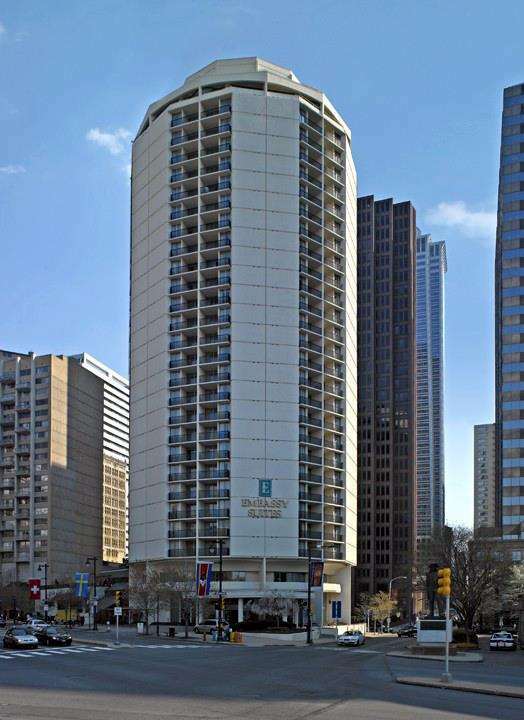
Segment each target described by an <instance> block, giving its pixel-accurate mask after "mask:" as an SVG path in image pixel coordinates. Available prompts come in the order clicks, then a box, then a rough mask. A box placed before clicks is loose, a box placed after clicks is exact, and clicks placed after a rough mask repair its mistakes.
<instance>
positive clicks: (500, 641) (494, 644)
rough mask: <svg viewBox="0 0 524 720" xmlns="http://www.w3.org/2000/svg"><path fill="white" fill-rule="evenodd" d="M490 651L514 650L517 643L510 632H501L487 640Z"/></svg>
mask: <svg viewBox="0 0 524 720" xmlns="http://www.w3.org/2000/svg"><path fill="white" fill-rule="evenodd" d="M489 649H490V650H516V649H517V641H516V640H515V638H514V637H513V635H512V634H511V633H510V632H507V631H502V632H496V633H493V635H492V636H491V637H490V639H489Z"/></svg>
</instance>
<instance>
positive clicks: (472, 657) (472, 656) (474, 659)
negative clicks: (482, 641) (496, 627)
mask: <svg viewBox="0 0 524 720" xmlns="http://www.w3.org/2000/svg"><path fill="white" fill-rule="evenodd" d="M386 656H387V657H396V658H402V659H403V660H431V661H433V662H434V661H435V660H436V661H438V662H441V663H443V662H444V655H414V654H413V653H410V652H406V651H405V650H397V651H395V650H393V651H392V652H388V653H386ZM449 661H450V663H452V662H454V663H479V662H484V656H483V655H481V654H480V653H468V654H467V655H466V656H465V657H457V656H456V655H450V658H449Z"/></svg>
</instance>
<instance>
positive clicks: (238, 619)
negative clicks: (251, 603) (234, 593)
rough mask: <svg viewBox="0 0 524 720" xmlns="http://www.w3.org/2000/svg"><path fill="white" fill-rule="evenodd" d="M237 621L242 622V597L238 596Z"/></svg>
mask: <svg viewBox="0 0 524 720" xmlns="http://www.w3.org/2000/svg"><path fill="white" fill-rule="evenodd" d="M237 622H239V623H241V622H244V598H238V615H237Z"/></svg>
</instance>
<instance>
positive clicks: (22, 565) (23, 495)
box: [0, 351, 103, 585]
mask: <svg viewBox="0 0 524 720" xmlns="http://www.w3.org/2000/svg"><path fill="white" fill-rule="evenodd" d="M102 448H103V385H102V383H101V381H100V380H99V378H97V377H96V376H95V375H93V374H92V373H90V372H88V371H87V370H85V369H84V368H82V367H81V366H80V365H79V364H78V362H77V361H76V360H74V359H72V358H68V357H64V356H55V355H35V354H34V353H28V354H20V353H13V352H8V351H0V492H1V495H0V583H1V584H2V585H6V584H9V583H11V582H25V581H27V580H28V579H31V578H38V577H40V578H42V581H43V579H44V566H45V565H46V564H47V566H48V568H47V576H48V582H49V584H52V583H53V584H54V583H55V581H58V582H59V583H62V582H71V580H72V577H73V573H74V572H75V571H77V570H83V569H84V566H85V561H86V558H87V557H88V556H92V555H96V556H98V557H101V552H102Z"/></svg>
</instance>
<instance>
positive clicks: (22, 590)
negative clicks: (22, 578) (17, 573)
mask: <svg viewBox="0 0 524 720" xmlns="http://www.w3.org/2000/svg"><path fill="white" fill-rule="evenodd" d="M0 607H1V608H2V609H3V611H4V612H12V611H13V610H14V609H15V608H16V610H17V612H18V613H19V614H20V615H22V616H23V617H24V618H25V616H26V615H27V613H29V612H34V601H33V600H31V599H30V597H29V587H28V585H27V583H18V582H13V583H10V584H9V585H4V586H3V587H2V588H1V589H0Z"/></svg>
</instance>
